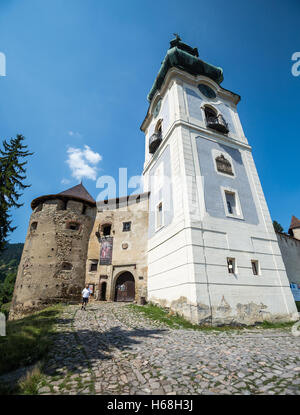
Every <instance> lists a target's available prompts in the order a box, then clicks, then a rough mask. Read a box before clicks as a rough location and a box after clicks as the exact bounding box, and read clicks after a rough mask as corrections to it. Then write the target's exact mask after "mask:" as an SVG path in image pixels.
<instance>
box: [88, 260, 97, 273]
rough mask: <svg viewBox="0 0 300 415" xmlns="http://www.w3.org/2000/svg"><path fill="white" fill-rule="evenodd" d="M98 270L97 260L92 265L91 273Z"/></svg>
mask: <svg viewBox="0 0 300 415" xmlns="http://www.w3.org/2000/svg"><path fill="white" fill-rule="evenodd" d="M97 268H98V261H97V259H95V260H93V261H91V263H90V272H96V271H97Z"/></svg>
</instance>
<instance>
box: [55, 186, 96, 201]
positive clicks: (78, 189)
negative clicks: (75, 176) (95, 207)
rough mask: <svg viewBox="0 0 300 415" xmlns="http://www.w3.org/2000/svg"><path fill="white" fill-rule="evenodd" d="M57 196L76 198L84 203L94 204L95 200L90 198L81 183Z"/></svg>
mask: <svg viewBox="0 0 300 415" xmlns="http://www.w3.org/2000/svg"><path fill="white" fill-rule="evenodd" d="M58 194H59V195H62V196H69V197H76V198H77V199H82V200H84V201H86V202H90V203H95V200H94V199H93V198H92V196H91V195H90V194H89V192H88V191H87V190H86V188H85V187H84V186H83V184H82V183H80V184H77V185H76V186H74V187H70V189H67V190H64V191H63V192H60V193H58Z"/></svg>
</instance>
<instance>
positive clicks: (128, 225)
mask: <svg viewBox="0 0 300 415" xmlns="http://www.w3.org/2000/svg"><path fill="white" fill-rule="evenodd" d="M130 230H131V222H123V232H129V231H130Z"/></svg>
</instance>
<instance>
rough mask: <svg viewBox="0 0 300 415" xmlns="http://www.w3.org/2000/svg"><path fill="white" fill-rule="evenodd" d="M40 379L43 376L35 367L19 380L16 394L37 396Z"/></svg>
mask: <svg viewBox="0 0 300 415" xmlns="http://www.w3.org/2000/svg"><path fill="white" fill-rule="evenodd" d="M42 379H43V375H42V374H41V371H40V368H39V367H38V366H36V367H35V368H34V369H33V370H32V371H31V372H28V373H27V374H26V376H25V377H24V378H23V379H21V380H20V382H19V384H18V393H19V394H21V395H37V394H38V388H39V385H40V383H41V381H42Z"/></svg>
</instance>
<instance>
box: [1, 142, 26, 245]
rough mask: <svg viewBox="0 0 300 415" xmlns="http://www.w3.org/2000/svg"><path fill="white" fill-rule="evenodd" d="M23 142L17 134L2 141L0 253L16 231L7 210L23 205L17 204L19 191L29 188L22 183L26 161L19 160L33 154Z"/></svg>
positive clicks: (20, 194) (19, 195) (24, 177)
mask: <svg viewBox="0 0 300 415" xmlns="http://www.w3.org/2000/svg"><path fill="white" fill-rule="evenodd" d="M23 141H24V137H23V136H22V135H20V134H18V135H17V137H16V138H11V139H10V140H9V142H7V141H6V140H4V141H3V143H2V144H3V149H0V252H1V251H2V250H3V249H5V245H6V238H7V236H8V234H9V233H10V232H13V231H14V230H15V229H16V227H13V226H12V220H11V215H10V214H9V210H10V209H11V208H12V207H15V208H19V207H21V206H22V205H23V204H22V203H18V200H19V198H20V197H21V196H22V193H21V192H20V190H24V189H25V188H27V187H30V185H26V184H24V183H23V181H24V180H25V179H26V175H25V171H26V170H25V165H26V164H27V161H23V162H21V160H22V159H24V158H25V157H28V156H31V155H32V154H33V153H29V151H28V150H27V145H24V144H23Z"/></svg>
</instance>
